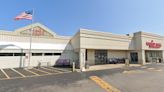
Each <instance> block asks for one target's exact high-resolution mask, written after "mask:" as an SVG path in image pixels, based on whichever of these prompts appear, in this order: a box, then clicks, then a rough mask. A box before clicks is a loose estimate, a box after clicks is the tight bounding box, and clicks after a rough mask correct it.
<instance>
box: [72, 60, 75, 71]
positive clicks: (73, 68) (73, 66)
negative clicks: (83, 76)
mask: <svg viewBox="0 0 164 92" xmlns="http://www.w3.org/2000/svg"><path fill="white" fill-rule="evenodd" d="M72 72H75V62H73V63H72Z"/></svg>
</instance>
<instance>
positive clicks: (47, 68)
mask: <svg viewBox="0 0 164 92" xmlns="http://www.w3.org/2000/svg"><path fill="white" fill-rule="evenodd" d="M41 68H43V69H45V70H49V71H55V72H59V73H62V72H61V71H56V70H54V69H48V68H45V67H41Z"/></svg>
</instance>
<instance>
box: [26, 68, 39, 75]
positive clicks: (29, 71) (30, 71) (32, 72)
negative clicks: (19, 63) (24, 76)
mask: <svg viewBox="0 0 164 92" xmlns="http://www.w3.org/2000/svg"><path fill="white" fill-rule="evenodd" d="M25 71H27V72H30V73H32V74H34V75H36V76H40V75H39V74H37V73H35V72H32V71H30V70H28V69H25Z"/></svg>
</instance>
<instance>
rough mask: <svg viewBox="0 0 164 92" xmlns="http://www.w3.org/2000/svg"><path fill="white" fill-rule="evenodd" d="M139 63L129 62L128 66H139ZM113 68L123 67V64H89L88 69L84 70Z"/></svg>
mask: <svg viewBox="0 0 164 92" xmlns="http://www.w3.org/2000/svg"><path fill="white" fill-rule="evenodd" d="M139 66H141V65H140V64H130V66H129V67H139ZM114 68H125V64H105V65H94V66H90V67H89V69H86V70H85V71H96V70H105V69H114Z"/></svg>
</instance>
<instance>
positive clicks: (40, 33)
mask: <svg viewBox="0 0 164 92" xmlns="http://www.w3.org/2000/svg"><path fill="white" fill-rule="evenodd" d="M32 35H34V36H43V35H44V31H43V30H42V29H40V28H35V29H34V30H33V33H32Z"/></svg>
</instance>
